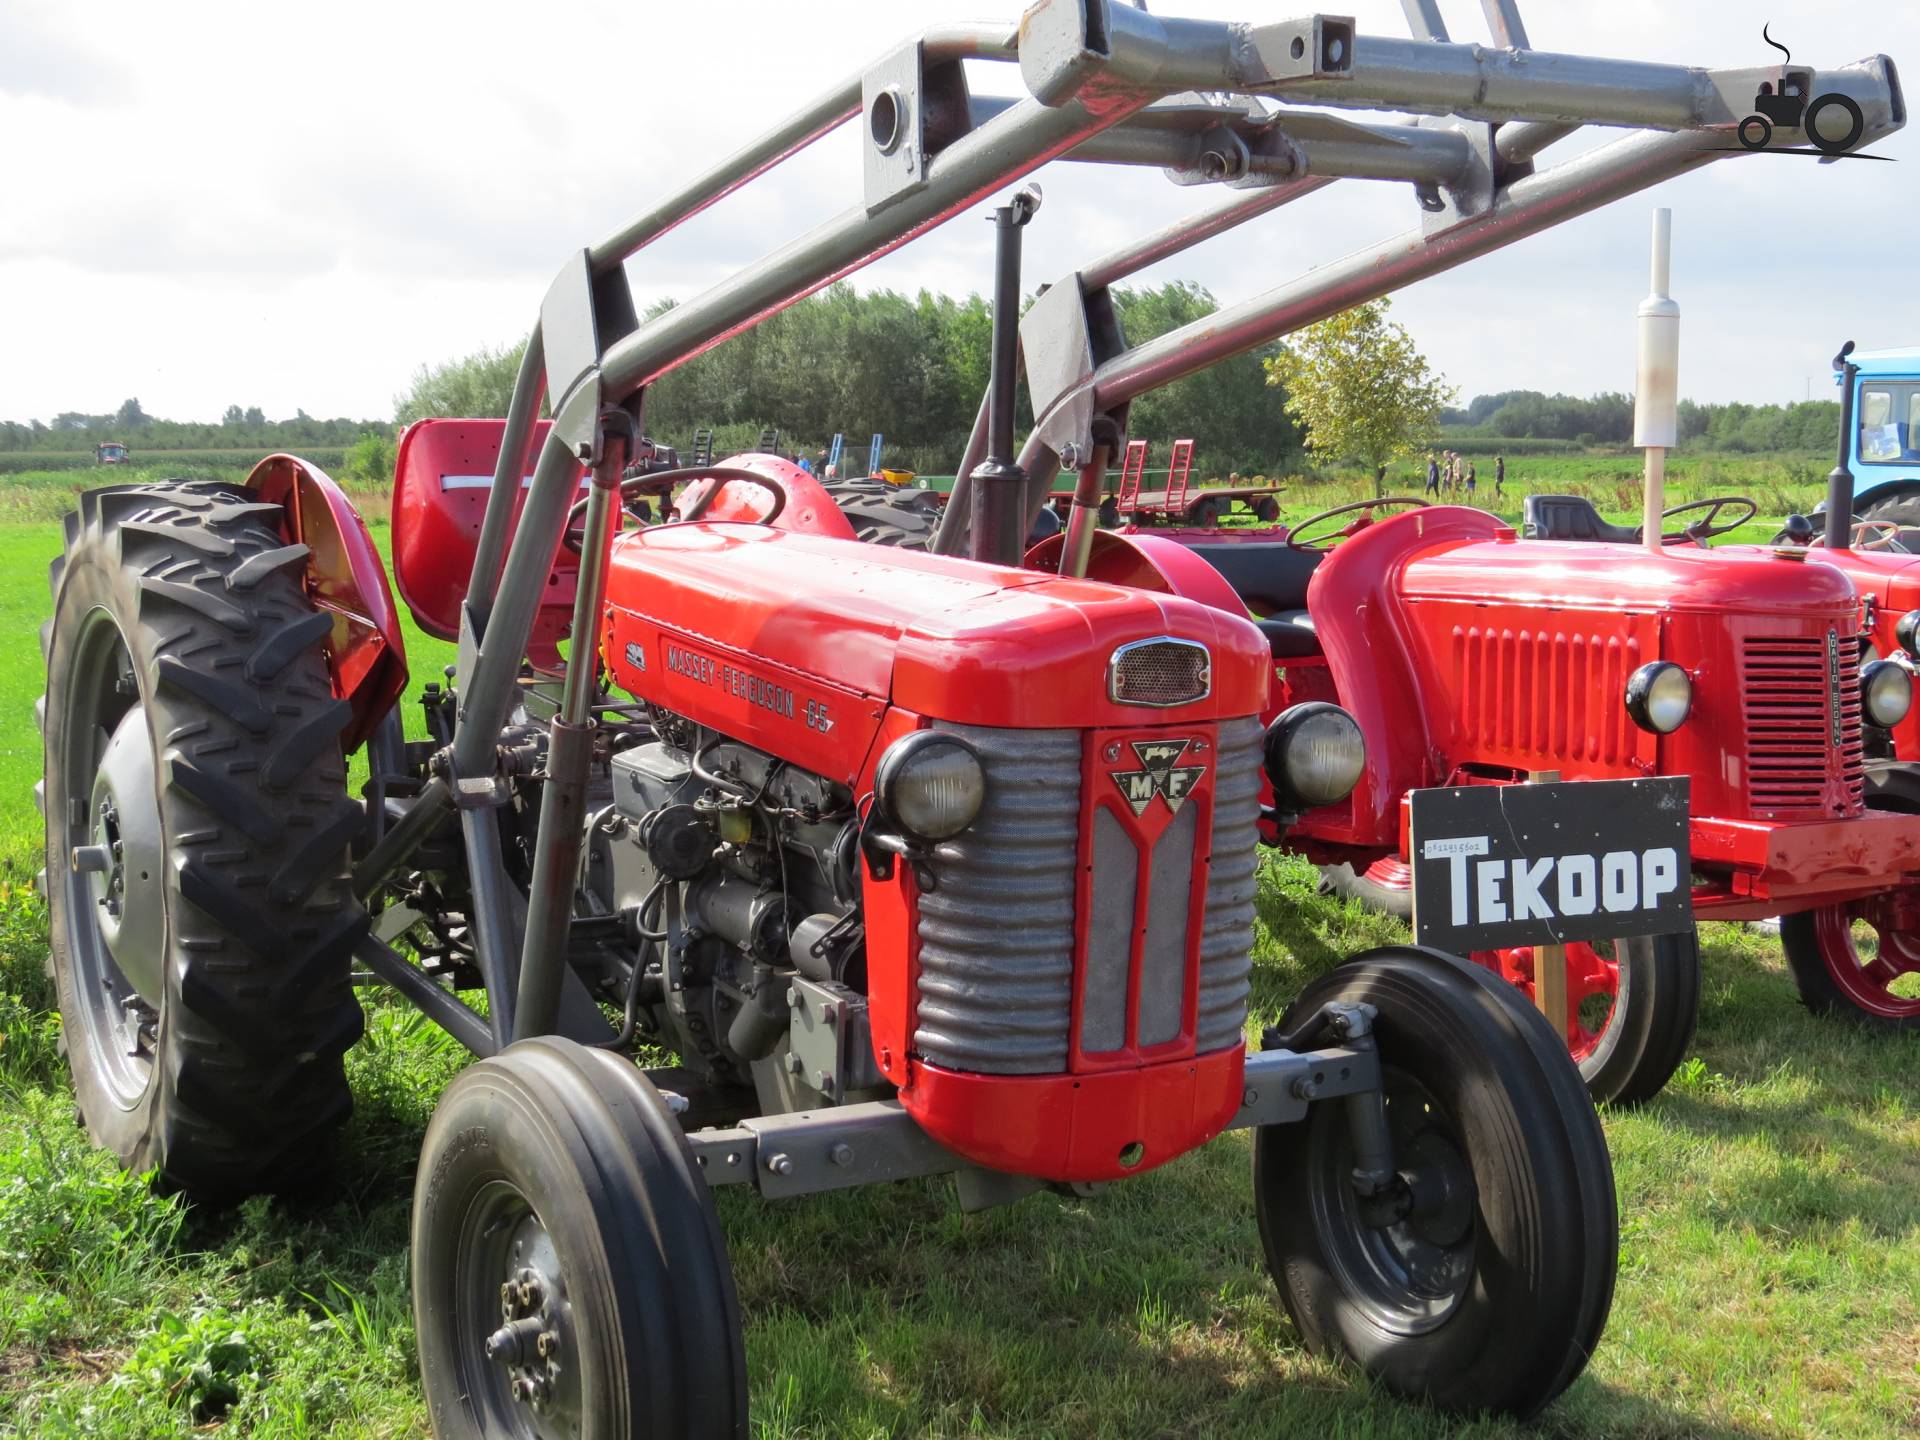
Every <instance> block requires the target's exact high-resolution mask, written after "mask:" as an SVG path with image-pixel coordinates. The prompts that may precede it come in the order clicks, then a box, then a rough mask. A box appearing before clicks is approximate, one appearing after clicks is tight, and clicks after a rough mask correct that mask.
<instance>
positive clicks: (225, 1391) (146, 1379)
mask: <svg viewBox="0 0 1920 1440" xmlns="http://www.w3.org/2000/svg"><path fill="white" fill-rule="evenodd" d="M262 1319H263V1317H262V1316H261V1315H260V1314H259V1312H258V1309H257V1308H250V1309H247V1310H242V1311H240V1312H238V1313H237V1314H236V1313H230V1312H227V1311H224V1310H217V1309H211V1308H205V1307H202V1308H199V1309H196V1310H194V1311H192V1312H191V1313H190V1314H189V1315H187V1317H186V1318H185V1319H182V1318H181V1317H180V1316H178V1315H175V1314H174V1313H173V1312H172V1311H170V1310H162V1311H160V1312H159V1314H157V1315H156V1316H155V1317H154V1322H155V1323H154V1326H153V1328H152V1329H151V1330H149V1331H148V1332H147V1333H146V1334H145V1335H144V1336H143V1337H141V1340H140V1343H139V1344H138V1345H136V1346H135V1347H134V1350H133V1353H132V1354H131V1355H129V1356H128V1357H127V1361H126V1364H125V1365H123V1366H122V1367H121V1369H120V1373H119V1374H118V1375H117V1376H115V1377H114V1382H113V1383H114V1384H116V1385H124V1386H126V1387H128V1388H129V1389H132V1390H135V1391H143V1390H144V1391H148V1392H151V1393H156V1394H158V1395H159V1396H160V1397H161V1398H162V1399H163V1400H164V1401H165V1402H166V1403H167V1404H168V1405H170V1406H178V1407H180V1408H182V1409H184V1410H185V1411H186V1412H187V1413H188V1414H189V1415H190V1416H192V1418H193V1420H194V1422H195V1423H196V1424H203V1423H205V1422H206V1421H209V1420H213V1419H216V1418H218V1417H219V1416H221V1415H224V1414H226V1412H227V1411H228V1410H230V1409H231V1408H232V1407H233V1406H234V1405H235V1404H237V1403H238V1402H239V1401H240V1399H241V1397H242V1396H244V1395H246V1394H247V1393H248V1392H249V1391H251V1390H254V1389H257V1388H258V1387H259V1385H260V1383H261V1382H262V1381H263V1380H264V1379H265V1378H266V1373H267V1359H266V1345H265V1340H266V1327H265V1326H264V1325H263V1324H262V1323H261V1321H262Z"/></svg>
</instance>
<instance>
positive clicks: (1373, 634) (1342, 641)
mask: <svg viewBox="0 0 1920 1440" xmlns="http://www.w3.org/2000/svg"><path fill="white" fill-rule="evenodd" d="M1502 530H1507V531H1508V532H1509V533H1511V528H1510V527H1509V526H1507V525H1506V524H1505V523H1504V522H1502V521H1500V520H1499V519H1497V518H1495V517H1494V516H1492V515H1489V514H1488V513H1487V512H1486V511H1484V510H1474V509H1470V508H1468V507H1466V506H1462V505H1436V506H1432V507H1430V508H1427V509H1424V510H1410V511H1408V512H1406V513H1405V514H1403V515H1395V516H1392V517H1390V518H1388V519H1386V520H1380V521H1376V522H1375V523H1374V524H1372V525H1368V526H1366V527H1364V528H1363V529H1361V530H1360V531H1359V532H1358V533H1357V534H1354V535H1351V536H1349V537H1348V538H1347V539H1345V540H1342V541H1341V542H1340V543H1339V544H1338V545H1337V546H1335V547H1334V549H1333V550H1332V552H1331V553H1329V554H1328V556H1327V558H1326V559H1325V560H1323V561H1321V562H1320V567H1319V568H1318V569H1317V570H1315V571H1314V572H1313V579H1312V580H1310V581H1309V582H1308V583H1307V613H1308V614H1309V615H1311V616H1312V617H1313V629H1314V633H1315V634H1316V635H1318V636H1319V637H1320V648H1321V650H1322V651H1323V652H1324V653H1325V655H1326V657H1327V664H1328V666H1329V668H1330V669H1331V670H1332V672H1333V683H1334V687H1335V690H1336V691H1337V693H1338V694H1339V696H1340V703H1341V704H1342V705H1343V706H1345V707H1346V709H1347V710H1348V711H1349V712H1350V713H1351V714H1352V716H1353V718H1354V719H1356V720H1358V721H1359V722H1360V733H1361V734H1363V735H1365V736H1366V737H1367V773H1366V775H1365V776H1364V777H1363V778H1362V779H1361V781H1360V783H1359V784H1358V785H1357V786H1355V787H1354V791H1353V796H1352V799H1351V800H1350V802H1349V804H1350V805H1351V806H1352V828H1351V832H1350V833H1348V834H1333V833H1329V834H1328V835H1327V837H1326V838H1328V839H1332V840H1337V841H1340V842H1341V843H1345V844H1351V845H1366V846H1378V847H1381V848H1384V849H1388V850H1391V851H1398V849H1399V845H1400V800H1401V797H1402V796H1404V795H1405V794H1406V792H1407V791H1409V790H1414V789H1418V788H1420V787H1421V786H1425V785H1439V784H1443V783H1444V782H1445V781H1446V779H1447V777H1446V775H1444V774H1441V773H1438V767H1437V764H1436V761H1437V757H1436V755H1435V752H1434V746H1433V740H1432V733H1431V727H1430V725H1429V723H1428V717H1429V715H1430V713H1431V711H1430V709H1429V706H1428V703H1427V697H1426V690H1425V687H1424V685H1423V684H1422V675H1423V670H1422V667H1421V666H1420V665H1418V664H1416V663H1415V657H1414V656H1413V655H1412V654H1411V653H1409V650H1408V641H1409V637H1411V636H1413V635H1415V634H1417V633H1418V630H1417V628H1416V627H1415V626H1414V624H1413V622H1412V620H1411V619H1410V618H1409V617H1408V616H1407V614H1406V605H1405V602H1404V600H1403V599H1402V598H1401V596H1402V586H1401V579H1400V577H1401V574H1402V572H1404V571H1405V570H1406V568H1407V565H1408V564H1409V563H1410V562H1411V561H1412V560H1413V559H1415V558H1416V557H1418V556H1424V555H1430V554H1432V553H1434V552H1435V551H1436V550H1439V549H1443V548H1446V547H1448V546H1452V545H1465V544H1471V543H1473V542H1476V541H1481V540H1491V539H1493V538H1494V537H1495V536H1496V535H1497V534H1499V532H1501V531H1502ZM1335 828H1336V827H1331V826H1330V827H1327V829H1328V830H1329V832H1331V831H1332V830H1333V829H1335Z"/></svg>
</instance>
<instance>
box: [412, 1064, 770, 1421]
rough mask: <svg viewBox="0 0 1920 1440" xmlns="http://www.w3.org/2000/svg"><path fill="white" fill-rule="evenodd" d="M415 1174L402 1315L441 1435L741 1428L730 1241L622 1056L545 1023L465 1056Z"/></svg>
mask: <svg viewBox="0 0 1920 1440" xmlns="http://www.w3.org/2000/svg"><path fill="white" fill-rule="evenodd" d="M417 1177H418V1178H417V1179H416V1181H415V1185H414V1195H413V1313H414V1328H415V1331H416V1332H417V1334H418V1336H419V1348H420V1375H421V1381H422V1384H423V1387H424V1389H425V1391H426V1397H427V1407H428V1413H429V1416H430V1418H431V1420H432V1423H433V1433H434V1435H435V1436H436V1437H438V1440H552V1437H560V1436H564V1437H568V1440H575V1437H577V1440H638V1437H649V1440H653V1437H657V1440H687V1437H696V1440H721V1437H730V1440H744V1437H745V1436H746V1434H747V1381H746V1356H745V1350H744V1347H743V1345H742V1341H741V1330H740V1307H739V1302H738V1301H737V1299H736V1298H735V1295H734V1287H733V1275H732V1272H731V1270H730V1269H729V1268H728V1264H727V1249H726V1242H725V1240H724V1239H723V1238H722V1236H721V1233H720V1225H719V1221H718V1220H717V1218H716V1217H715V1215H714V1211H713V1201H712V1199H711V1197H710V1196H709V1195H708V1193H707V1186H706V1182H705V1180H703V1179H702V1178H701V1176H700V1172H699V1169H698V1167H697V1165H696V1164H695V1162H694V1158H693V1152H692V1150H691V1149H690V1148H689V1147H688V1145H687V1140H686V1136H685V1135H684V1134H682V1133H681V1130H680V1125H679V1122H678V1121H676V1120H675V1119H674V1117H673V1115H672V1113H671V1112H670V1111H669V1110H668V1108H667V1105H666V1102H665V1101H664V1100H663V1099H661V1097H660V1092H659V1091H658V1090H656V1089H654V1087H653V1085H652V1084H651V1083H650V1082H649V1081H648V1080H647V1078H646V1077H645V1076H644V1075H642V1074H641V1073H640V1072H639V1071H638V1070H636V1069H634V1067H633V1065H632V1064H631V1063H630V1062H628V1061H626V1060H624V1059H622V1058H620V1057H618V1056H615V1055H611V1054H609V1053H607V1052H606V1051H603V1050H590V1049H587V1048H586V1047H584V1046H581V1045H576V1044H574V1043H573V1042H572V1041H570V1040H562V1039H559V1038H557V1037H543V1038H541V1039H536V1040H527V1041H523V1042H521V1043H520V1044H518V1045H515V1046H513V1047H512V1048H511V1049H509V1050H506V1051H504V1052H503V1053H501V1054H500V1055H498V1056H495V1057H494V1058H492V1059H490V1060H482V1061H480V1062H479V1063H477V1064H475V1065H472V1066H469V1067H468V1068H467V1069H466V1070H464V1071H462V1072H461V1074H460V1075H459V1076H458V1077H457V1078H456V1079H455V1080H454V1082H453V1083H452V1084H451V1085H449V1086H448V1087H447V1090H446V1093H445V1095H443V1096H442V1097H441V1100H440V1104H439V1106H438V1107H437V1108H436V1109H435V1110H434V1112H433V1120H432V1121H431V1123H429V1124H428V1126H427V1138H426V1142H425V1144H424V1145H423V1146H422V1148H421V1153H420V1165H419V1169H418V1171H417Z"/></svg>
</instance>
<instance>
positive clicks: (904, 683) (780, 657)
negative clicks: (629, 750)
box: [606, 524, 1272, 773]
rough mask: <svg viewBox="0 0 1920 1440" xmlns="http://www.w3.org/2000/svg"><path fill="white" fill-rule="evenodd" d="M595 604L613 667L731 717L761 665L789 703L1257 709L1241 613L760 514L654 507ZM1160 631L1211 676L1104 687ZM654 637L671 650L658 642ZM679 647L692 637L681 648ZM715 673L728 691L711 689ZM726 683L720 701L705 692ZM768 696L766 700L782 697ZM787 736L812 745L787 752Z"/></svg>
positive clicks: (1125, 711) (1040, 713)
mask: <svg viewBox="0 0 1920 1440" xmlns="http://www.w3.org/2000/svg"><path fill="white" fill-rule="evenodd" d="M607 615H608V627H609V632H608V635H607V641H608V643H607V646H606V654H607V658H608V661H609V663H610V664H611V665H612V667H613V671H614V675H615V678H616V679H617V680H618V681H619V683H620V684H621V685H623V686H624V687H626V688H627V689H628V690H630V691H632V692H633V693H635V694H639V695H643V696H645V697H647V698H649V699H657V700H658V701H659V702H660V703H662V704H664V705H667V706H668V707H670V708H672V709H674V710H676V711H678V712H680V713H682V714H686V715H688V716H690V717H691V718H694V719H706V718H707V717H709V716H710V717H712V718H711V719H710V721H709V723H713V724H715V725H716V726H719V727H721V728H727V729H729V730H732V731H734V732H735V733H738V725H739V722H740V721H741V720H742V718H743V717H745V716H749V715H750V712H751V710H752V708H753V707H752V705H751V704H749V705H748V706H747V707H745V709H742V707H740V706H739V705H738V703H737V702H738V701H739V700H740V699H741V696H740V695H739V693H737V692H738V691H739V688H740V687H741V686H742V685H744V686H746V687H747V688H748V689H749V691H752V690H754V689H755V688H756V687H757V686H758V685H759V684H760V682H767V683H771V684H775V685H791V686H792V687H793V689H794V691H795V693H796V694H797V695H799V696H800V697H801V698H800V703H801V704H802V706H803V707H804V701H805V700H806V699H807V698H812V697H814V696H815V695H816V692H817V693H818V694H819V695H821V696H825V695H828V694H831V695H837V696H839V697H841V699H842V701H844V702H846V703H844V704H843V705H842V707H841V711H840V713H841V714H843V715H846V716H848V717H849V718H850V716H851V714H852V713H859V714H862V715H868V716H871V717H872V720H873V723H877V721H878V712H879V709H880V707H883V706H885V705H887V704H892V705H896V706H899V707H901V708H903V709H906V710H910V711H913V712H915V713H917V714H920V715H926V716H931V717H936V718H939V719H943V720H951V721H955V722H959V723H964V724H972V725H999V726H1016V727H1035V728H1037V727H1074V728H1083V727H1088V726H1098V725H1130V726H1138V725H1141V724H1143V723H1148V724H1153V723H1159V721H1160V720H1161V719H1162V718H1163V717H1164V719H1165V720H1166V721H1167V722H1168V723H1175V722H1178V721H1190V720H1209V719H1223V718H1228V717H1233V716H1242V715H1257V714H1259V713H1260V712H1261V710H1262V709H1263V707H1264V706H1265V704H1266V692H1267V684H1268V679H1269V676H1270V673H1271V670H1272V661H1271V659H1270V657H1269V654H1268V649H1267V645H1266V643H1265V641H1264V640H1263V639H1262V638H1261V636H1260V633H1259V631H1257V630H1256V629H1255V628H1254V627H1253V626H1252V624H1250V623H1249V622H1248V621H1246V620H1244V619H1241V618H1239V617H1237V616H1233V615H1227V614H1223V613H1222V612H1220V611H1218V610H1214V609H1212V608H1210V607H1208V606H1204V605H1199V604H1195V603H1194V602H1192V601H1188V600H1182V599H1180V598H1179V597H1177V596H1172V595H1163V594H1153V593H1149V592H1146V591H1141V590H1133V589H1123V588H1121V587H1118V586H1114V585H1105V584H1100V583H1097V582H1094V581H1088V580H1068V579H1062V578H1060V577H1058V576H1049V575H1043V574H1037V573H1035V572H1033V571H1030V570H1016V569H1011V568H1004V567H1000V566H993V565H980V564H976V563H974V562H972V561H967V560H953V559H947V558H945V557H941V556H933V555H923V554H919V553H917V552H912V551H900V550H892V549H886V548H882V547H878V546H873V545H862V544H859V543H857V542H854V541H849V540H836V539H830V538H826V537H822V536H815V535H800V534H792V533H786V532H782V531H777V530H771V529H768V528H767V527H765V526H762V525H748V524H697V525H663V526H657V527H654V528H652V529H649V530H642V531H638V532H636V533H633V534H629V535H623V536H621V537H620V538H619V539H618V540H617V541H616V542H615V545H614V551H613V567H612V573H611V578H610V580H609V583H608V591H607ZM1161 635H1169V636H1173V637H1176V638H1179V639H1185V640H1194V641H1197V642H1199V643H1201V644H1203V645H1205V646H1206V647H1207V648H1208V649H1209V651H1211V652H1212V656H1213V693H1212V694H1211V695H1210V696H1209V697H1208V698H1207V699H1206V700H1203V701H1200V702H1197V703H1195V704H1192V705H1186V706H1182V707H1179V708H1178V709H1177V710H1168V711H1159V710H1151V709H1143V708H1141V707H1139V706H1137V705H1117V704H1115V703H1114V702H1112V701H1111V700H1109V699H1108V697H1107V689H1106V670H1107V662H1108V660H1109V658H1110V657H1111V656H1112V654H1113V652H1114V650H1115V649H1116V648H1118V647H1119V646H1121V645H1124V644H1126V643H1127V642H1129V641H1133V640H1144V639H1151V638H1153V637H1155V636H1161ZM667 644H673V645H674V646H676V653H675V655H673V656H668V655H666V654H665V653H664V650H663V649H662V647H664V646H665V645H667ZM633 646H637V647H639V651H640V654H639V655H638V656H636V655H635V654H633V653H630V648H629V647H633ZM688 648H690V649H691V650H693V651H694V652H697V653H696V654H695V655H694V658H693V661H692V663H691V665H689V664H687V663H684V659H683V655H684V651H685V650H686V649H688ZM650 650H661V653H660V654H658V655H653V654H649V653H648V652H649V651H650ZM702 657H710V658H716V659H719V660H720V661H721V662H722V668H721V670H719V671H714V672H712V673H709V672H708V667H707V666H705V665H704V664H703V663H702ZM636 662H638V663H636ZM736 677H740V678H736ZM728 690H731V691H733V692H735V693H733V694H732V695H731V696H730V697H729V696H728V695H725V694H721V693H717V692H722V691H728ZM729 698H730V699H731V700H732V701H733V702H736V703H732V704H723V703H721V702H723V701H726V700H728V699H729ZM749 698H750V697H749ZM776 700H777V701H778V703H777V704H776V705H775V706H774V707H772V709H773V711H777V709H778V708H779V706H780V705H783V704H785V703H786V702H785V701H784V700H781V699H779V697H776ZM760 708H761V709H762V710H763V711H765V710H768V707H766V706H761V707H760ZM758 718H759V719H761V720H763V721H766V722H768V723H773V722H776V721H778V720H779V718H780V717H779V716H778V715H777V714H775V713H772V712H771V711H770V712H769V713H767V714H765V715H762V716H760V717H758ZM801 728H805V727H804V726H803V727H801ZM865 728H866V726H865V725H864V724H862V725H848V726H847V727H846V731H859V730H863V729H865ZM775 735H777V736H778V738H780V739H781V740H783V741H785V742H787V743H784V744H782V745H781V746H780V752H781V753H784V754H788V755H790V756H792V758H794V759H795V760H797V761H800V762H801V763H808V762H809V760H810V759H811V760H812V761H813V762H814V763H815V766H816V768H819V769H821V770H823V771H824V772H826V773H836V772H840V771H843V770H844V769H845V768H846V762H847V760H848V758H849V757H848V756H847V754H846V752H845V751H844V750H843V749H841V748H840V747H842V746H843V745H846V744H848V743H849V742H854V741H855V735H854V734H849V733H845V731H842V732H840V733H832V734H831V739H830V740H828V741H826V742H825V743H827V744H830V745H831V746H833V747H834V749H835V751H836V754H837V757H838V763H826V759H825V757H824V756H821V755H820V754H819V753H818V750H819V748H820V741H819V739H817V738H816V737H815V736H813V735H805V736H796V735H795V734H794V733H793V727H792V726H791V725H788V726H784V727H783V728H781V729H780V730H778V731H777V732H771V733H770V735H769V737H767V738H768V743H771V741H772V738H773V736H775ZM741 738H753V737H750V736H746V735H742V737H741ZM796 740H800V741H804V742H805V744H804V746H803V748H804V749H805V750H807V751H810V752H814V753H813V754H811V755H808V754H802V753H796V751H795V748H794V744H793V743H792V742H794V741H796ZM853 763H854V764H856V765H857V763H858V759H857V758H854V759H853Z"/></svg>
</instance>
